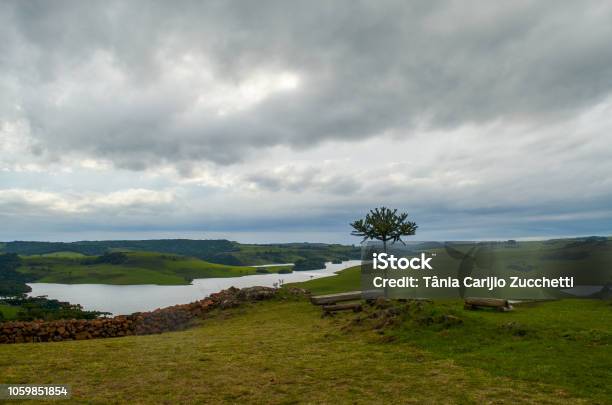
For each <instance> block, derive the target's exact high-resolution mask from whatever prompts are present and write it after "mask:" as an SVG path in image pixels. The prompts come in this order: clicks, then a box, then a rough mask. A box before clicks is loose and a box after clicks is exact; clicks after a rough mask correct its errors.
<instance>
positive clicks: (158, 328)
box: [0, 287, 277, 343]
mask: <svg viewBox="0 0 612 405" xmlns="http://www.w3.org/2000/svg"><path fill="white" fill-rule="evenodd" d="M276 292H277V290H275V289H273V288H268V287H250V288H244V289H242V290H240V289H237V288H234V287H231V288H229V289H227V290H223V291H220V292H218V293H214V294H211V295H210V296H209V297H208V298H205V299H203V300H200V301H196V302H192V303H189V304H183V305H174V306H172V307H167V308H162V309H156V310H155V311H151V312H138V313H135V314H132V315H120V316H115V317H112V318H99V319H92V320H84V319H68V320H58V321H41V320H37V321H28V322H22V321H16V322H4V323H0V343H27V342H59V341H64V340H85V339H96V338H108V337H120V336H129V335H149V334H154V333H162V332H168V331H175V330H182V329H185V328H187V327H188V326H189V325H190V324H191V323H192V321H193V320H194V319H196V318H201V317H203V316H204V315H205V314H206V313H208V312H210V311H211V310H213V309H216V308H220V309H226V308H231V307H235V306H238V305H240V304H242V303H244V302H253V301H260V300H264V299H270V298H272V297H274V296H275V294H276Z"/></svg>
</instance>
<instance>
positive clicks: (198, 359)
mask: <svg viewBox="0 0 612 405" xmlns="http://www.w3.org/2000/svg"><path fill="white" fill-rule="evenodd" d="M351 316H354V315H353V314H344V315H341V316H340V317H338V318H331V319H330V318H321V316H320V309H319V308H317V307H314V306H312V305H310V304H309V303H307V302H305V301H304V300H302V301H291V300H289V301H284V302H282V301H272V302H264V303H259V304H255V305H252V306H250V307H247V308H236V309H233V310H231V311H229V312H223V313H221V314H219V315H217V316H216V317H213V318H211V319H207V320H205V321H203V322H202V324H201V325H200V326H198V327H196V328H193V329H190V330H187V331H183V332H173V333H166V334H162V335H154V336H138V337H126V338H116V339H100V340H91V341H73V342H59V343H41V344H17V345H4V346H0V381H2V383H7V384H17V383H32V384H60V383H61V384H70V385H71V386H72V389H73V395H74V397H73V402H76V403H211V404H218V403H262V404H264V403H265V404H290V403H340V404H344V403H363V404H370V403H398V404H399V403H402V404H406V403H415V404H421V403H509V404H515V403H518V404H520V403H581V402H583V403H586V402H596V401H597V400H598V399H599V400H600V402H603V400H602V398H603V399H605V397H601V396H599V397H598V396H595V395H592V396H589V395H587V396H585V397H583V398H580V397H579V396H577V395H576V394H575V393H573V392H571V391H570V390H569V389H568V387H566V386H564V385H563V381H561V382H559V383H557V382H555V381H552V382H550V383H542V382H541V381H540V380H535V381H533V380H528V379H523V378H521V377H520V376H516V377H508V376H502V375H499V373H496V372H491V371H488V370H485V369H482V368H480V367H478V366H476V365H464V364H458V363H457V362H456V361H454V360H453V359H452V358H443V357H442V356H440V355H439V354H438V353H433V352H429V351H427V350H423V349H420V348H417V347H415V346H414V345H412V344H410V343H406V342H394V343H385V339H382V338H381V337H380V336H379V335H376V334H375V333H373V332H372V331H368V330H365V331H351V332H345V331H343V329H342V325H343V324H344V323H345V321H346V318H347V317H351ZM499 340H500V341H503V340H504V339H503V337H500V339H499ZM524 360H525V361H526V362H528V363H531V364H533V365H537V363H536V361H535V360H530V359H529V358H525V359H524ZM580 378H582V379H584V380H586V379H589V378H591V376H590V375H586V376H583V377H580ZM606 389H609V388H605V387H602V388H600V390H606ZM41 402H43V401H36V403H41Z"/></svg>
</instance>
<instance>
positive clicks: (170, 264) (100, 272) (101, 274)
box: [18, 252, 291, 285]
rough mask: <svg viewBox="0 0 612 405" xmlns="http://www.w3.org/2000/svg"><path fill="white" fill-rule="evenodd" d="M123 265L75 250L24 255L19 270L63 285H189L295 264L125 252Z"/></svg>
mask: <svg viewBox="0 0 612 405" xmlns="http://www.w3.org/2000/svg"><path fill="white" fill-rule="evenodd" d="M124 254H125V255H126V256H127V260H125V262H123V263H120V264H110V263H99V264H88V262H87V261H85V260H84V258H85V257H86V256H83V255H81V254H78V253H72V252H58V253H51V254H44V255H34V256H23V257H22V266H21V267H20V268H19V269H18V270H19V271H20V272H21V273H24V274H26V275H28V276H30V277H31V278H33V279H34V280H35V281H36V282H41V283H62V284H117V285H128V284H159V285H180V284H189V283H191V281H192V280H193V279H195V278H210V277H239V276H245V275H249V274H256V273H257V272H258V271H259V272H263V271H267V272H271V273H272V272H279V271H290V270H291V266H274V267H266V268H265V269H257V268H254V267H246V266H228V265H223V264H216V263H209V262H206V261H204V260H200V259H197V258H194V257H186V256H179V255H172V254H164V253H153V252H124Z"/></svg>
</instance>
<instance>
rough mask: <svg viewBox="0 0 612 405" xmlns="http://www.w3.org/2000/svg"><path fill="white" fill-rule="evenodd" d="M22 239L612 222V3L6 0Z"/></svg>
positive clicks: (3, 105) (0, 44)
mask: <svg viewBox="0 0 612 405" xmlns="http://www.w3.org/2000/svg"><path fill="white" fill-rule="evenodd" d="M0 38H1V40H0V223H1V226H0V240H5V241H7V240H15V239H24V240H80V239H114V238H132V239H133V238H160V237H191V238H219V237H221V238H229V239H234V240H238V241H243V242H284V241H322V242H351V243H357V242H359V239H357V238H354V237H351V236H350V235H349V233H350V229H349V226H348V222H349V221H351V220H353V219H355V218H357V217H360V216H363V215H364V214H365V213H366V212H367V210H368V209H370V208H373V207H375V206H379V205H387V206H392V207H397V208H399V209H400V210H403V211H407V212H408V213H409V214H410V216H411V218H412V219H413V220H414V221H416V222H417V223H418V224H419V230H418V232H417V235H416V237H415V239H419V240H431V239H438V240H444V239H486V238H496V239H497V238H539V237H551V236H571V235H594V234H599V235H609V234H612V3H610V2H606V1H601V2H598V1H564V2H562V1H533V2H531V1H511V2H492V1H485V0H483V1H480V2H470V1H423V2H409V1H404V0H401V1H370V2H355V1H346V2H344V1H332V2H330V1H286V0H279V1H236V2H232V1H209V2H206V1H193V2H187V1H172V2H170V1H146V2H138V1H130V2H124V1H121V2H114V1H108V0H104V1H98V2H95V1H87V2H84V1H78V0H75V1H68V2H65V1H53V2H50V1H40V2H36V1H2V2H1V3H0Z"/></svg>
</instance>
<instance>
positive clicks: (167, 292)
mask: <svg viewBox="0 0 612 405" xmlns="http://www.w3.org/2000/svg"><path fill="white" fill-rule="evenodd" d="M359 264H360V261H359V260H349V261H345V262H342V263H340V264H332V263H326V265H325V269H321V270H310V271H294V272H293V273H290V274H275V273H274V274H273V273H271V274H255V275H250V276H242V277H228V278H199V279H195V280H193V282H192V283H191V284H190V285H151V284H146V285H110V284H53V283H30V284H28V285H29V286H30V287H32V292H31V293H30V294H29V295H30V296H40V295H46V296H48V298H50V299H57V300H60V301H68V302H70V303H72V304H81V305H82V306H83V308H84V309H86V310H91V311H105V312H111V313H113V314H115V315H125V314H131V313H133V312H144V311H152V310H154V309H156V308H163V307H167V306H170V305H176V304H187V303H189V302H193V301H197V300H201V299H202V298H204V297H206V296H208V295H210V294H212V293H215V292H218V291H221V290H223V289H226V288H229V287H232V286H234V287H237V288H244V287H253V286H266V287H272V286H273V285H274V283H278V282H279V281H281V280H282V281H283V282H284V283H295V282H300V281H307V280H310V279H314V278H321V277H331V276H334V275H335V272H337V271H340V270H343V269H346V268H349V267H352V266H357V265H359Z"/></svg>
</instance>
